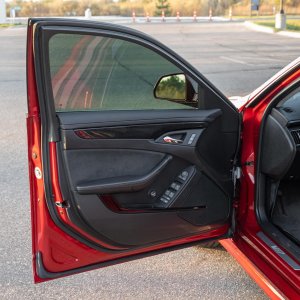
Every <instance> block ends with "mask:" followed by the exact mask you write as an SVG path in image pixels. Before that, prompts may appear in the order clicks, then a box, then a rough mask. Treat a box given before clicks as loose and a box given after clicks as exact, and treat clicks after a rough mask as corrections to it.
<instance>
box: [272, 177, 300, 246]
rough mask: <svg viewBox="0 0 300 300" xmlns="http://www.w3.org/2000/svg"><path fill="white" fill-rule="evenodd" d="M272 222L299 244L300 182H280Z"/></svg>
mask: <svg viewBox="0 0 300 300" xmlns="http://www.w3.org/2000/svg"><path fill="white" fill-rule="evenodd" d="M272 222H273V224H274V225H276V226H277V227H279V228H280V229H281V230H282V231H283V232H284V233H286V234H287V235H288V236H289V237H292V238H293V240H295V242H297V243H298V244H300V182H299V181H291V182H281V183H280V187H279V192H278V194H277V200H276V204H275V207H274V210H273V214H272Z"/></svg>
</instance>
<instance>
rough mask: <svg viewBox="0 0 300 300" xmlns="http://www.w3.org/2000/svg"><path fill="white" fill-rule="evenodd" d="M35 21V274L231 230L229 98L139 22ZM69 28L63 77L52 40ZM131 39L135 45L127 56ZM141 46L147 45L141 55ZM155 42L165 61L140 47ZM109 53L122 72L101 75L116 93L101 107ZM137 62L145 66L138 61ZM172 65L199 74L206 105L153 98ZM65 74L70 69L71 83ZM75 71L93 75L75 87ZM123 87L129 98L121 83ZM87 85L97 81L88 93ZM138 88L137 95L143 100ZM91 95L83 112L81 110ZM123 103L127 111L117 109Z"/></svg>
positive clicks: (233, 136) (31, 58)
mask: <svg viewBox="0 0 300 300" xmlns="http://www.w3.org/2000/svg"><path fill="white" fill-rule="evenodd" d="M30 22H31V23H30V26H29V28H28V35H29V42H28V52H27V55H28V60H27V61H28V69H27V70H28V73H27V75H28V83H29V84H28V95H29V97H28V105H29V116H28V136H29V144H28V145H29V167H30V174H31V190H32V194H31V199H32V211H33V215H32V220H33V221H32V222H33V226H34V227H33V259H34V271H35V281H36V282H41V281H44V280H49V279H53V278H57V277H61V276H64V275H69V274H71V273H77V272H81V271H84V270H87V269H94V268H97V267H100V266H103V265H108V264H113V263H117V262H120V261H122V259H123V258H125V257H127V258H126V259H134V258H136V257H138V256H139V255H141V254H142V253H149V254H150V253H151V251H158V250H162V249H164V248H168V247H174V246H177V245H180V244H186V243H188V242H194V241H197V240H203V239H209V238H220V237H222V236H224V235H226V233H227V232H228V229H229V226H230V220H231V213H232V197H233V189H234V186H233V181H232V168H233V166H234V162H235V159H236V152H237V148H238V141H239V130H240V128H239V122H240V115H239V113H238V112H237V111H236V109H234V108H233V106H232V105H231V104H230V103H229V102H228V101H227V100H226V98H225V97H224V96H223V95H222V94H221V93H220V92H219V91H218V90H217V89H215V88H214V87H213V86H212V85H211V84H210V83H209V82H208V81H207V80H206V79H204V78H203V77H202V76H201V74H199V72H198V71H197V70H195V69H194V68H193V67H192V66H190V65H189V64H188V63H187V62H185V61H184V60H183V59H182V58H180V57H179V56H177V55H176V54H175V53H174V52H172V51H171V50H170V49H168V48H166V47H165V46H163V45H162V44H160V43H158V42H157V41H155V40H153V39H151V38H150V37H147V36H145V35H143V34H141V33H138V32H136V31H133V30H130V29H127V28H123V27H119V26H115V25H109V24H98V23H93V22H76V21H65V20H49V19H46V20H44V19H43V20H39V19H37V20H31V21H30ZM60 33H63V34H64V35H63V36H60V38H59V39H57V41H59V43H64V40H65V39H66V38H67V37H68V36H66V35H65V34H73V35H74V36H72V39H73V42H74V41H75V42H74V43H75V44H74V45H75V46H74V48H73V49H69V50H70V51H69V50H68V51H69V54H68V55H70V56H69V58H68V56H67V55H65V54H61V52H62V51H63V48H59V49H58V50H60V51H58V50H57V49H54V50H53V51H52V50H51V51H52V52H51V55H52V58H51V59H52V61H53V57H54V58H55V57H58V58H59V59H60V60H61V57H64V56H66V57H67V59H66V62H64V61H63V62H62V63H61V64H60V66H61V67H57V66H58V65H57V64H56V65H55V67H56V69H57V70H58V71H57V70H56V71H55V72H57V73H56V74H54V77H53V74H52V73H53V72H52V70H51V72H52V73H51V72H50V66H49V55H50V54H49V51H50V50H49V40H50V39H51V38H52V37H53V36H55V35H57V34H60ZM76 34H77V35H79V37H77V36H76ZM30 37H31V38H33V39H34V49H33V45H32V41H31V40H30ZM98 37H99V38H98ZM102 37H105V38H102ZM106 38H108V39H106ZM124 41H126V43H125V42H124ZM73 42H72V43H73ZM129 42H130V43H131V44H130V43H129ZM83 44H84V45H85V48H84V49H83V50H82V51H81V52H80V51H79V48H80V47H81V46H82V45H83ZM123 44H124V45H126V47H127V48H126V47H125V48H124V49H125V50H124V49H123V50H124V51H123V50H122V51H123V52H120V53H121V54H120V53H118V51H119V49H121V48H122V45H123ZM129 44H130V45H129ZM134 45H138V46H139V47H140V48H139V49H140V51H141V52H139V51H137V52H132V49H133V50H134V47H135V46H134ZM65 47H66V48H67V47H69V45H68V44H66V45H65ZM78 47H79V48H78ZM101 47H102V48H101ZM107 47H108V48H107ZM128 47H129V48H128ZM130 47H131V48H130ZM141 47H142V48H143V47H144V48H145V49H146V50H145V49H144V50H143V49H142V48H141ZM105 49H106V50H107V49H108V50H107V51H108V52H107V53H106V54H105V53H104V52H105V51H106V50H105ZM126 49H131V50H130V51H127V50H126ZM102 50H103V51H104V52H103V51H102ZM150 50H151V51H152V52H153V53H152V52H151V51H150ZM99 51H100V52H101V51H102V52H101V53H100V52H99ZM126 51H127V52H126ZM143 51H144V52H143ZM149 51H150V52H151V53H152V54H151V55H150V54H149V55H150V56H151V57H152V58H153V57H158V58H159V57H162V58H164V59H165V60H166V62H164V63H162V64H161V65H159V64H157V66H155V64H153V65H151V64H148V65H145V66H147V67H145V66H143V63H144V61H143V59H142V56H141V55H142V53H144V54H145V55H146V54H147V53H150V52H149ZM53 53H54V54H53ZM103 53H104V54H105V55H104V54H103ZM124 53H125V54H126V55H127V58H128V59H129V62H130V63H128V61H126V59H125V58H124V57H125V56H124V55H125V54H124ZM134 53H135V55H136V56H135V55H133V54H134ZM99 55H102V56H101V57H102V60H101V59H100V56H99ZM103 55H104V56H103ZM147 55H148V54H147ZM74 57H76V59H75V60H74V61H72V59H74ZM87 57H89V59H88V62H87V64H86V65H85V61H86V59H87ZM79 58H82V60H79ZM103 58H105V59H108V62H109V60H114V61H115V63H116V64H117V65H118V67H119V68H120V69H121V72H120V73H119V75H118V76H119V77H118V76H115V77H114V75H113V74H110V72H113V70H114V69H113V68H111V69H109V68H108V69H103V70H104V71H105V72H104V73H105V74H106V75H105V74H104V73H103V72H102V73H101V72H100V73H101V74H100V75H99V78H100V79H99V78H98V77H97V80H98V79H99V80H100V81H99V82H100V83H101V82H102V81H101V80H103V78H104V79H105V80H112V81H111V82H110V83H107V89H106V91H105V92H103V89H102V87H101V86H100V87H99V88H98V86H96V88H97V89H98V90H97V91H98V92H97V93H98V94H97V96H99V95H101V97H102V98H103V97H104V96H105V95H106V94H105V93H107V91H110V92H111V95H112V98H111V99H113V100H109V97H108V98H105V99H104V100H103V99H102V100H101V106H100V107H101V109H100V110H99V111H97V107H96V106H95V103H92V104H91V103H90V102H91V100H90V98H89V99H87V98H85V95H90V93H91V92H90V91H91V85H88V84H87V83H89V82H87V80H90V78H91V77H92V75H93V74H92V73H89V72H95V70H97V68H98V67H99V68H100V67H101V66H102V65H101V64H103V63H105V62H106V61H105V60H103ZM51 59H50V60H51ZM99 59H100V60H99ZM136 60H137V61H138V62H139V65H138V66H137V69H135V70H134V67H135V65H134V62H135V61H136ZM33 63H34V68H32V64H33ZM82 64H83V65H82ZM87 65H88V68H87V69H86V70H85V72H81V71H82V70H83V68H84V67H86V66H87ZM96 66H97V68H96ZM162 66H164V67H163V68H162ZM105 68H106V67H105ZM164 68H166V72H167V71H168V70H169V71H170V70H171V71H172V72H173V73H174V72H175V71H176V70H178V68H179V69H180V70H181V72H183V73H184V76H185V78H190V79H188V80H190V81H191V82H193V87H196V88H195V90H196V91H197V92H196V94H197V99H198V100H197V101H198V102H199V103H198V106H197V107H196V108H195V103H193V105H191V106H193V107H189V106H188V104H189V103H188V102H186V104H187V105H182V104H180V105H179V104H176V103H175V102H176V101H175V102H174V103H172V102H170V101H166V100H164V101H163V100H156V99H154V98H153V94H154V92H153V88H154V87H155V86H156V85H155V83H156V80H157V79H159V78H160V77H161V76H158V75H159V74H158V73H159V72H160V71H159V70H163V72H164ZM107 70H110V71H109V72H107ZM147 70H148V71H149V70H150V71H151V72H150V71H149V72H150V75H149V77H147V74H148V71H147ZM79 71H80V72H81V73H80V72H79ZM76 72H77V73H76ZM78 72H79V73H78ZM155 72H156V73H155ZM57 74H59V75H61V74H63V75H62V80H60V79H59V78H58V77H57V76H58V75H57ZM74 74H75V75H76V74H79V75H80V76H83V75H84V76H85V77H84V81H80V82H79V83H78V84H77V85H76V80H77V79H78V78H79V77H80V76H79V77H78V76H77V75H76V76H75V75H74ZM95 74H96V73H95ZM107 74H108V75H107ZM127 74H128V76H129V75H130V76H132V78H133V79H131V80H129V81H127V83H128V84H129V83H130V82H131V81H132V80H135V81H136V82H135V83H134V84H137V83H138V85H137V89H136V90H132V89H130V88H129V87H127V86H126V84H123V85H122V84H119V82H118V80H116V79H117V78H119V80H121V78H124V76H126V75H127ZM154 74H156V75H155V76H154ZM104 75H105V76H104ZM161 75H164V74H163V73H162V74H161ZM101 76H102V77H101ZM103 76H104V77H103ZM107 76H108V77H107ZM130 76H129V77H130ZM53 78H54V79H53ZM76 78H77V79H76ZM111 78H113V79H111ZM145 78H146V79H147V80H146V79H145ZM69 79H70V80H69ZM51 80H52V81H51ZM54 81H55V82H54ZM63 81H64V82H65V84H66V85H65V86H62V85H61V83H62V82H63ZM93 82H94V81H93ZM99 82H98V83H97V84H100V83H99ZM58 83H59V86H58V85H57V84H58ZM149 83H151V84H149ZM35 84H36V87H35ZM110 84H111V85H112V86H109V85H110ZM116 84H119V85H118V86H116V90H118V93H119V94H118V95H120V97H121V96H122V97H121V98H118V97H116V93H115V91H114V89H113V88H114V85H116ZM190 85H192V83H190ZM94 86H95V85H94ZM143 86H144V87H145V89H144V91H145V92H149V93H151V95H150V94H149V99H150V98H151V99H152V100H151V101H152V102H151V104H147V103H146V105H144V104H143V105H144V106H145V107H144V109H141V108H139V107H137V108H136V101H137V99H140V98H141V99H142V98H143V93H142V90H143ZM70 87H71V88H70ZM82 87H84V88H87V92H86V94H84V93H83V92H82ZM99 89H100V92H101V93H100V92H99ZM95 91H96V90H95ZM135 91H136V93H137V95H138V96H137V97H138V98H137V99H132V97H134V96H135ZM36 92H37V94H35V93H36ZM57 95H59V96H57ZM150 96H151V97H150ZM65 97H67V98H65ZM105 97H106V96H105ZM73 98H74V99H76V100H74V99H73ZM94 98H95V99H96V98H97V97H96V96H95V97H94ZM36 100H38V107H37V106H36V105H37V103H36V102H35V101H36ZM73 100H74V101H75V102H73ZM108 100H109V101H112V102H110V103H109V101H108ZM80 101H83V102H84V107H83V108H82V109H81V108H79V109H78V105H79V104H80ZM126 101H128V102H126ZM143 101H144V100H143ZM153 101H154V102H153ZM193 101H194V100H193ZM103 102H105V105H106V107H105V108H104V109H103V110H102V103H103ZM78 103H79V104H78ZM87 103H89V105H90V106H88V107H86V105H87ZM118 103H120V105H121V108H117V109H112V108H111V105H118ZM126 103H127V104H126ZM149 103H150V102H149ZM72 105H75V106H72ZM126 105H128V107H126ZM147 105H148V108H147ZM153 105H154V106H153ZM157 105H158V107H156V106H157ZM168 106H170V109H167V107H168ZM74 107H75V109H74ZM95 107H96V109H95ZM152 107H153V108H152ZM124 108H126V109H124ZM37 112H38V114H37ZM40 122H41V123H40ZM40 124H41V125H40ZM40 131H41V133H39V132H40ZM41 182H43V185H41ZM39 237H42V238H39ZM154 253H155V252H152V254H154Z"/></svg>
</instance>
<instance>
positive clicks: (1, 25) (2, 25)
mask: <svg viewBox="0 0 300 300" xmlns="http://www.w3.org/2000/svg"><path fill="white" fill-rule="evenodd" d="M19 25H22V24H21V23H15V24H11V23H0V28H7V27H12V26H19Z"/></svg>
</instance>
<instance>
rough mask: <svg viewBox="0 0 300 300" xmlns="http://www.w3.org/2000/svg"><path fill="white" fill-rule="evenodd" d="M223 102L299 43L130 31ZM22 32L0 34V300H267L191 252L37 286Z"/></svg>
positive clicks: (235, 27)
mask: <svg viewBox="0 0 300 300" xmlns="http://www.w3.org/2000/svg"><path fill="white" fill-rule="evenodd" d="M129 26H131V27H134V28H136V29H139V30H141V31H143V32H146V33H149V34H151V35H153V36H154V37H156V38H157V39H159V40H160V41H162V42H164V43H166V44H167V45H168V46H170V47H171V48H172V49H174V50H175V51H177V52H179V53H180V54H181V55H182V56H183V57H185V58H186V59H187V60H189V61H190V62H191V63H192V64H194V65H195V66H196V67H197V68H198V69H199V70H200V71H201V72H202V73H203V74H204V75H205V76H207V77H208V78H209V79H210V80H211V81H212V82H213V83H214V84H215V85H216V86H217V87H218V88H219V89H220V90H222V91H223V92H224V93H225V94H226V95H228V96H232V95H246V94H248V93H249V92H251V91H252V90H253V89H255V88H256V87H257V86H258V85H260V84H262V83H263V82H264V81H265V80H267V79H268V78H269V77H270V76H271V75H273V74H274V73H276V71H278V70H279V69H281V68H282V67H283V66H284V65H286V64H287V63H289V62H290V61H292V60H293V59H295V58H296V57H298V55H299V45H300V43H299V40H297V39H292V38H288V37H282V36H278V35H274V34H265V33H257V32H254V31H251V30H249V29H246V28H245V27H244V26H243V25H242V23H234V24H233V23H232V24H230V23H218V24H216V23H212V24H211V23H201V24H200V23H199V24H183V23H182V24H176V23H174V24H151V23H150V24H134V25H129ZM25 42H26V30H25V28H10V29H2V30H0V103H1V108H0V125H1V130H0V149H1V150H0V178H1V180H0V203H1V205H0V212H1V214H0V298H1V299H41V298H42V299H250V298H251V299H265V298H266V296H265V295H264V293H263V292H262V291H261V290H260V289H259V287H258V286H257V285H256V284H255V283H254V282H253V281H252V280H251V279H250V278H249V277H248V276H247V274H246V273H245V272H244V271H243V269H242V268H241V267H240V266H239V265H238V264H237V263H236V262H235V261H234V260H233V259H232V258H231V257H230V256H229V254H228V253H227V252H225V251H224V250H222V249H217V250H210V249H202V248H199V247H191V248H187V249H184V250H180V251H175V252H170V253H167V254H163V255H158V256H154V257H150V258H146V259H142V260H138V261H134V262H128V263H124V264H122V265H117V266H113V267H109V268H106V269H101V270H96V271H91V272H88V273H84V274H79V275H75V276H72V277H67V278H63V279H59V280H56V281H52V282H48V283H44V284H39V285H34V284H33V281H32V270H31V232H30V209H29V191H28V176H27V161H26V151H27V150H26V126H25V113H26V82H25V63H26V62H25Z"/></svg>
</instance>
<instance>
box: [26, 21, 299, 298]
mask: <svg viewBox="0 0 300 300" xmlns="http://www.w3.org/2000/svg"><path fill="white" fill-rule="evenodd" d="M32 30H33V29H32V26H29V29H28V37H27V43H28V47H27V89H28V116H27V131H28V161H29V178H30V197H31V220H32V249H33V257H32V260H33V270H34V281H35V282H36V283H38V282H43V281H46V280H50V279H43V278H40V277H39V276H38V274H37V273H36V254H37V253H43V254H44V256H43V263H44V267H45V268H46V269H47V271H49V272H54V273H56V272H63V273H62V274H61V276H65V275H69V274H68V273H67V272H66V273H64V272H65V271H68V270H74V269H78V268H80V267H84V266H89V267H90V268H89V269H92V268H98V267H101V266H105V262H108V261H112V260H113V262H111V263H110V264H113V263H119V262H122V261H126V260H131V259H134V258H136V257H135V255H137V254H143V253H146V252H147V255H154V254H157V252H158V251H159V250H161V249H164V248H170V247H173V246H177V245H181V244H187V243H191V242H194V241H199V240H202V239H213V238H215V237H219V236H222V235H224V234H226V232H227V231H228V229H229V228H228V226H222V227H220V228H219V229H217V230H214V231H208V232H207V233H206V234H201V235H196V236H192V237H189V238H182V239H179V240H176V241H172V242H166V243H162V244H159V245H155V246H151V247H147V248H143V249H137V250H134V251H130V252H129V251H128V252H126V251H124V252H122V253H120V251H119V252H118V253H114V250H118V248H112V247H111V246H110V248H111V251H109V252H100V251H97V250H95V249H92V248H90V247H88V246H86V245H85V244H83V243H81V242H80V241H78V240H76V239H74V238H73V237H71V236H70V235H68V234H67V233H65V232H64V231H63V230H61V229H60V228H59V227H58V226H57V225H55V223H54V222H53V220H52V218H51V216H50V214H49V210H48V207H47V204H46V200H45V191H44V184H43V179H42V178H38V177H37V176H35V174H36V172H40V173H41V174H43V165H42V159H41V157H42V149H41V119H40V116H39V105H38V95H37V86H36V78H35V69H34V53H33V31H32ZM299 65H300V63H299V60H298V61H295V62H294V64H292V65H290V66H288V67H287V68H286V69H284V70H283V71H282V72H281V73H279V74H277V75H276V76H275V77H273V78H272V79H271V80H270V81H269V82H267V83H266V84H265V85H263V86H262V87H261V88H260V89H259V90H256V91H255V92H254V93H252V94H251V96H250V98H249V101H248V103H247V104H245V105H243V107H242V108H241V109H240V111H241V112H242V113H243V131H242V149H241V165H242V174H243V176H242V178H241V180H240V185H241V188H240V196H239V199H238V202H237V203H236V205H235V206H236V232H235V234H234V236H233V239H232V240H231V239H230V240H227V241H226V240H224V241H222V242H221V243H222V245H223V246H224V247H225V248H226V249H227V250H228V251H229V252H230V253H231V254H233V256H234V257H235V258H236V259H237V260H238V261H239V262H240V263H241V264H242V266H243V267H244V268H245V269H246V271H247V272H248V273H249V274H250V276H251V277H252V278H253V279H254V280H256V282H257V283H258V284H259V285H260V287H261V288H262V289H264V290H265V292H266V293H267V295H269V296H270V297H271V298H273V299H280V298H282V297H283V295H284V296H285V297H288V298H290V299H296V298H299V295H300V274H299V271H295V270H293V269H291V267H289V266H288V265H287V264H286V262H284V261H283V260H282V259H281V258H280V257H279V256H278V255H276V253H275V252H274V251H272V249H270V248H269V247H268V246H267V245H266V244H264V243H263V242H262V241H261V240H260V239H259V238H258V237H257V233H258V232H260V231H262V228H261V226H260V225H259V222H258V220H257V216H256V211H255V193H256V190H255V189H256V186H255V163H256V158H257V151H258V143H259V134H260V127H261V122H262V118H263V115H264V112H265V110H266V108H267V107H268V104H269V103H270V101H271V100H272V99H273V98H274V96H276V95H277V94H278V93H279V92H280V91H282V90H283V89H285V88H286V87H287V86H288V85H290V84H291V83H292V82H294V81H295V80H296V79H298V78H299V77H300V66H299ZM295 68H296V69H295ZM293 69H295V70H294V71H293V72H292V73H291V70H293ZM274 82H275V83H276V86H275V87H274V88H272V89H271V90H270V91H268V89H269V88H270V86H272V84H274ZM266 91H268V92H267V93H265V92H266ZM256 101H257V103H256ZM253 103H256V104H255V105H252V104H253ZM49 149H50V161H51V179H52V188H53V192H54V194H55V195H54V198H55V199H56V202H58V203H60V202H62V196H61V191H60V186H59V180H58V168H57V162H56V160H57V158H56V144H55V143H54V142H51V143H50V147H49ZM250 161H251V162H253V164H251V165H249V164H246V162H250ZM57 210H58V213H59V216H60V221H61V222H63V223H64V224H66V225H67V226H68V227H70V228H73V229H74V230H77V231H79V229H78V228H76V227H74V225H73V224H72V223H71V222H70V220H69V218H68V216H67V214H66V212H65V209H64V208H63V207H59V206H58V207H57ZM81 234H82V235H84V236H85V237H86V238H87V239H90V240H94V239H93V238H92V237H91V236H88V235H87V234H86V233H84V232H81ZM94 241H95V242H97V243H99V244H101V243H102V244H103V242H101V241H98V240H94ZM105 246H107V245H105ZM149 251H150V252H149ZM121 258H124V260H120V259H121ZM101 263H103V265H101ZM258 269H259V270H258ZM85 270H86V269H81V270H80V271H79V272H81V271H85ZM268 280H269V282H268ZM275 286H276V287H275ZM279 290H280V291H279Z"/></svg>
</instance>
